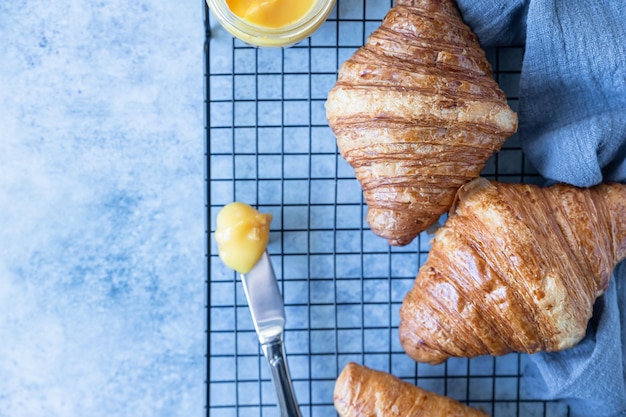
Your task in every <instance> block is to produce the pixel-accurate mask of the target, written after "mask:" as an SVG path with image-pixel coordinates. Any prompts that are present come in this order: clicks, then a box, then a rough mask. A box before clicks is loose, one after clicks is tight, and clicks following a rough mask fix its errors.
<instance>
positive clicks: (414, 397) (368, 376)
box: [334, 362, 487, 417]
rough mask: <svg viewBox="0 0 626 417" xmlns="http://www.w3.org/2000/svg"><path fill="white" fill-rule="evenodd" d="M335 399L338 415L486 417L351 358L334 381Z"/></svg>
mask: <svg viewBox="0 0 626 417" xmlns="http://www.w3.org/2000/svg"><path fill="white" fill-rule="evenodd" d="M334 401H335V408H336V410H337V412H338V413H339V415H340V416H341V417H370V416H422V417H449V416H455V417H487V414H485V413H483V412H482V411H479V410H476V409H474V408H471V407H468V406H466V405H464V404H461V403H460V402H458V401H456V400H453V399H452V398H448V397H444V396H441V395H437V394H435V393H433V392H430V391H427V390H425V389H422V388H420V387H417V386H415V385H412V384H409V383H408V382H404V381H402V380H400V379H398V378H396V377H395V376H393V375H391V374H388V373H386V372H381V371H376V370H373V369H369V368H367V367H365V366H361V365H357V364H356V363H353V362H350V363H348V364H347V365H346V367H345V368H344V369H343V371H342V372H341V374H340V375H339V378H338V379H337V382H336V383H335V392H334Z"/></svg>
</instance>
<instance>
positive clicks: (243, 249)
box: [215, 202, 272, 274]
mask: <svg viewBox="0 0 626 417" xmlns="http://www.w3.org/2000/svg"><path fill="white" fill-rule="evenodd" d="M271 222H272V215H271V214H269V213H268V214H264V213H260V212H259V211H257V210H256V209H254V208H253V207H251V206H249V205H247V204H245V203H240V202H234V203H230V204H227V205H225V206H224V207H223V208H222V209H221V210H220V212H219V213H218V214H217V229H216V230H215V240H216V241H217V246H218V251H219V256H220V258H221V259H222V262H224V263H225V264H226V266H228V267H229V268H232V269H234V270H235V271H237V272H239V273H240V274H247V273H248V272H250V270H251V269H252V267H253V266H254V265H255V264H256V263H257V262H258V260H259V258H261V255H262V254H263V252H265V248H266V247H267V242H268V241H269V235H270V223H271Z"/></svg>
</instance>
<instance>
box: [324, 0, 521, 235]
mask: <svg viewBox="0 0 626 417" xmlns="http://www.w3.org/2000/svg"><path fill="white" fill-rule="evenodd" d="M326 115H327V118H328V121H329V125H330V127H331V128H332V130H333V132H334V134H335V136H336V137H337V145H338V148H339V151H340V153H341V155H342V156H343V158H344V159H345V160H346V161H347V162H348V163H349V164H350V165H351V166H352V167H353V168H354V170H355V175H356V177H357V179H358V180H359V182H360V184H361V187H362V189H363V194H364V197H365V201H366V203H367V205H368V213H367V221H368V222H369V224H370V227H371V229H372V231H373V232H374V233H376V234H377V235H379V236H381V237H384V238H386V239H387V240H388V241H389V243H390V244H391V245H405V244H408V243H410V242H411V241H412V240H413V239H414V238H415V237H416V236H417V235H418V234H419V233H420V232H421V231H423V230H426V229H427V228H428V227H429V226H431V225H432V224H434V223H436V222H437V220H438V219H439V217H440V216H441V214H443V213H444V212H446V211H447V210H448V209H449V208H450V205H451V204H452V201H453V199H454V195H455V193H456V191H457V190H458V188H459V187H460V186H461V185H463V184H464V183H466V182H468V181H470V180H471V179H473V178H476V177H477V176H478V175H479V174H480V172H481V170H482V169H483V168H484V166H485V163H486V161H487V160H488V158H489V157H490V156H491V155H492V154H493V153H494V152H496V151H498V150H499V149H500V148H501V146H502V144H503V142H504V141H505V140H506V138H508V137H509V136H510V135H511V134H513V133H514V132H515V131H516V129H517V115H516V114H515V113H514V112H513V111H512V110H511V109H510V108H509V106H508V105H507V102H506V97H505V95H504V93H503V92H502V91H501V90H500V88H499V87H498V85H497V83H496V82H495V81H494V79H493V75H492V72H491V66H490V64H489V62H488V61H487V59H486V57H485V53H484V51H483V50H482V49H481V48H480V45H479V44H478V41H477V38H476V36H475V35H474V34H473V33H472V31H471V30H470V28H469V27H467V26H466V25H465V24H464V23H463V21H462V19H461V16H460V14H459V11H458V10H457V7H456V4H455V3H454V1H453V0H397V1H396V5H395V6H394V7H393V8H392V9H391V10H390V11H389V13H388V14H387V16H386V17H385V19H384V20H383V22H382V26H381V27H379V28H378V29H377V30H376V31H375V32H374V33H373V34H372V35H371V36H370V38H369V39H368V41H367V43H366V44H365V45H364V46H363V47H361V48H360V49H359V50H357V51H356V53H355V54H354V55H353V56H352V57H351V58H350V59H348V60H347V61H346V62H345V63H344V64H343V65H342V66H341V68H340V69H339V74H338V79H337V83H336V85H335V86H334V87H333V88H332V90H331V91H330V93H329V94H328V100H327V101H326Z"/></svg>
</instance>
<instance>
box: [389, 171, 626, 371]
mask: <svg viewBox="0 0 626 417" xmlns="http://www.w3.org/2000/svg"><path fill="white" fill-rule="evenodd" d="M625 257H626V185H623V184H616V183H615V184H601V185H598V186H595V187H593V188H576V187H574V186H569V185H564V184H558V185H553V186H551V187H546V188H541V187H538V186H535V185H525V184H503V183H497V182H489V181H487V180H486V179H484V178H479V179H476V180H474V181H472V182H470V183H469V184H468V185H467V186H465V187H463V188H462V189H461V190H460V191H459V195H458V201H457V203H456V211H455V213H454V214H452V215H451V216H450V217H449V218H448V220H447V221H446V223H445V225H444V226H443V227H441V228H440V229H439V230H438V231H437V233H436V234H435V236H434V239H433V242H432V246H431V249H430V252H429V254H428V258H427V260H426V262H425V263H424V265H422V267H421V268H420V270H419V273H418V275H417V278H416V280H415V284H414V286H413V288H412V290H411V291H410V292H409V293H408V294H407V296H406V297H405V299H404V301H403V303H402V307H401V309H400V317H401V323H400V328H399V333H400V341H401V343H402V346H403V348H404V349H405V351H406V352H407V353H408V354H409V356H411V357H412V358H413V359H415V360H417V361H420V362H429V363H432V364H437V363H440V362H443V361H445V360H446V359H447V358H449V357H451V356H459V357H474V356H478V355H484V354H490V355H502V354H506V353H508V352H511V351H516V352H527V353H534V352H538V351H559V350H563V349H567V348H569V347H572V346H574V345H575V344H577V343H578V342H579V341H580V340H581V339H582V338H583V337H584V335H585V332H586V328H587V323H588V321H589V319H590V318H591V316H592V310H593V304H594V301H595V299H596V298H597V297H598V296H600V295H601V294H602V293H603V292H604V291H605V290H606V288H607V287H608V284H609V280H610V277H611V274H612V272H613V269H614V267H615V265H616V264H617V263H618V262H619V261H620V260H622V259H624V258H625Z"/></svg>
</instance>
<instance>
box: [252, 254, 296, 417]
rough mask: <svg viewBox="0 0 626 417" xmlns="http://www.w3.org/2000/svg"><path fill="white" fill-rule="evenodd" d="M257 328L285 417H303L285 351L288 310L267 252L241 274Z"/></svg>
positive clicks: (279, 405) (282, 413)
mask: <svg viewBox="0 0 626 417" xmlns="http://www.w3.org/2000/svg"><path fill="white" fill-rule="evenodd" d="M241 281H242V282H243V289H244V292H245V294H246V298H247V299H248V305H249V307H250V313H251V314H252V321H253V322H254V328H255V329H256V333H257V335H258V336H259V342H260V343H261V349H262V350H263V354H264V355H265V357H266V358H267V362H268V364H269V367H270V371H271V375H272V381H273V382H274V387H275V388H276V395H277V396H278V407H279V408H280V414H281V417H301V414H300V408H299V407H298V402H297V400H296V395H295V392H294V390H293V384H292V382H291V376H290V374H289V367H288V366H287V357H286V355H285V350H284V348H283V332H284V330H285V322H286V317H285V306H284V303H283V298H282V296H281V294H280V291H279V289H278V282H277V281H276V275H274V268H273V267H272V263H271V261H270V257H269V254H268V253H267V251H265V252H264V253H263V255H261V258H260V259H259V261H258V262H257V263H256V264H255V265H254V267H252V269H251V270H250V272H248V273H247V274H241Z"/></svg>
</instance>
